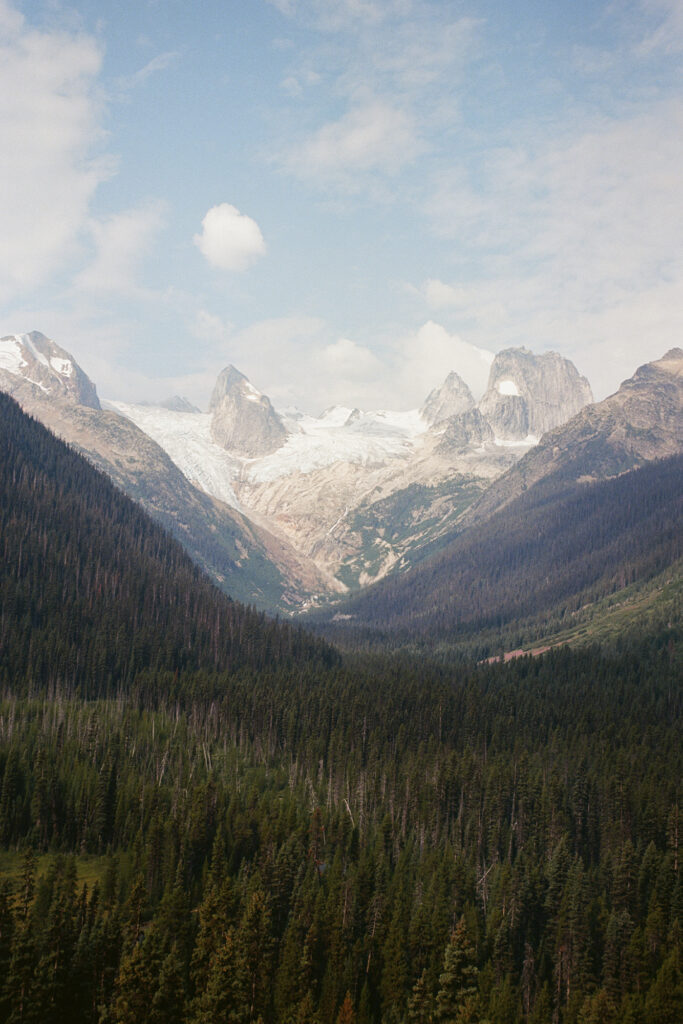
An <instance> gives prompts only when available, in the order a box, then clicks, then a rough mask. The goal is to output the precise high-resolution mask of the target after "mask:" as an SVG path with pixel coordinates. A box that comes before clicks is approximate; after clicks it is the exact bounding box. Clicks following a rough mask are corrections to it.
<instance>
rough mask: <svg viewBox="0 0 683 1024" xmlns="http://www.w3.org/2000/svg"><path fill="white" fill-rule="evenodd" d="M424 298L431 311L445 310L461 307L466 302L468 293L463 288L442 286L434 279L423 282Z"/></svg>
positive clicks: (442, 284)
mask: <svg viewBox="0 0 683 1024" xmlns="http://www.w3.org/2000/svg"><path fill="white" fill-rule="evenodd" d="M424 296H425V298H426V300H427V305H429V306H431V307H432V308H433V309H446V308H448V307H449V306H455V307H458V306H463V305H464V304H465V303H466V302H467V301H468V292H467V290H466V289H464V288H456V287H455V286H454V285H451V284H444V282H443V281H439V280H438V279H436V278H431V279H430V280H428V281H425V284H424Z"/></svg>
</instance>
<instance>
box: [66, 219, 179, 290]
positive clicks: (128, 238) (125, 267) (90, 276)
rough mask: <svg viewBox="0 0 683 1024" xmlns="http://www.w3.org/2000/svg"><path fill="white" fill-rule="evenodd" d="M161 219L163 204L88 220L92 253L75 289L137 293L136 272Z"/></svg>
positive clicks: (161, 221) (160, 223) (158, 227)
mask: <svg viewBox="0 0 683 1024" xmlns="http://www.w3.org/2000/svg"><path fill="white" fill-rule="evenodd" d="M163 219H164V207H163V205H162V204H161V203H151V204H148V205H146V206H143V207H140V208H138V209H136V210H127V211H125V212H124V213H117V214H114V215H113V216H111V217H108V218H106V219H105V220H100V221H92V223H91V224H90V231H91V234H92V237H93V241H94V243H95V250H96V254H95V258H94V260H93V262H92V263H91V264H90V266H88V267H86V269H85V270H83V271H81V273H80V274H79V275H78V277H77V278H76V286H77V287H78V288H83V289H85V290H87V291H103V292H114V291H119V292H124V291H138V290H139V288H138V285H137V283H136V271H137V269H138V267H139V265H140V262H141V260H142V258H143V257H144V255H145V253H146V252H147V250H148V248H149V245H150V243H151V241H152V239H153V238H154V236H155V235H156V234H157V232H158V231H159V229H160V228H161V226H162V224H163Z"/></svg>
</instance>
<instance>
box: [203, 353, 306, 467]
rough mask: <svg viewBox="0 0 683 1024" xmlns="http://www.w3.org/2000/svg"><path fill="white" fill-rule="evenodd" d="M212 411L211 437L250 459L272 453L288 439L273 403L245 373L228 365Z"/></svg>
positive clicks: (222, 376) (221, 379) (218, 385)
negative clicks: (257, 388)
mask: <svg viewBox="0 0 683 1024" xmlns="http://www.w3.org/2000/svg"><path fill="white" fill-rule="evenodd" d="M209 412H211V413H213V416H212V419H211V437H212V439H213V440H214V441H215V443H216V444H218V445H220V446H221V448H225V450H226V451H229V452H232V453H234V454H235V455H242V456H245V457H246V458H249V459H255V458H258V457H259V456H263V455H269V454H270V453H271V452H274V451H276V450H277V449H278V448H280V447H281V446H282V445H283V444H284V442H285V441H286V440H287V429H286V427H285V425H284V423H283V422H282V420H281V419H280V417H279V416H278V414H277V413H276V412H275V409H273V406H272V405H271V404H270V399H269V398H268V397H267V396H266V395H262V394H261V392H260V391H257V390H256V388H255V387H254V386H253V384H251V383H250V382H249V381H248V380H247V378H246V377H245V376H244V374H243V373H240V372H239V370H236V369H235V367H234V366H227V367H226V368H225V369H224V370H223V372H222V373H221V374H220V376H219V377H218V380H217V381H216V386H215V387H214V389H213V394H212V395H211V401H210V403H209Z"/></svg>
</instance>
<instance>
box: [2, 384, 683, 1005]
mask: <svg viewBox="0 0 683 1024" xmlns="http://www.w3.org/2000/svg"><path fill="white" fill-rule="evenodd" d="M0 400H1V396H0ZM0 408H3V412H4V413H5V417H4V427H3V457H2V460H1V461H2V463H3V464H4V468H3V476H2V480H3V484H2V486H3V490H2V492H1V497H2V514H3V520H2V524H1V526H2V533H1V537H2V543H3V545H4V548H3V555H4V560H5V562H6V564H4V563H3V564H4V568H3V572H4V576H3V578H2V588H1V590H0V594H1V595H2V600H3V605H2V609H1V611H0V615H1V618H0V622H1V626H2V658H3V675H2V680H1V688H0V865H4V866H5V870H4V874H3V877H1V878H0V1022H1V1024H18V1022H22V1024H23V1022H26V1024H29V1022H31V1024H38V1022H40V1024H72V1022H73V1021H79V1022H82V1024H141V1022H144V1024H217V1022H219V1021H231V1022H235V1024H259V1022H261V1024H350V1022H353V1021H356V1022H357V1024H384V1022H388V1024H403V1022H406V1024H418V1022H425V1024H426V1022H430V1021H432V1022H435V1024H436V1022H439V1024H446V1022H457V1024H465V1022H469V1024H549V1022H553V1021H554V1022H557V1024H623V1022H631V1024H678V1022H679V1021H680V1020H681V1018H682V1017H683V973H682V971H681V961H680V955H681V920H682V918H683V888H682V886H681V842H680V832H681V822H680V810H681V791H680V787H681V778H682V777H683V748H682V746H681V743H680V736H681V710H682V692H681V678H682V665H681V655H680V630H679V628H678V627H677V625H676V624H675V623H672V624H670V625H665V626H663V627H662V628H660V629H659V630H658V631H656V632H652V633H651V634H650V635H649V636H648V637H647V638H644V637H641V636H638V635H634V636H632V637H630V638H628V640H625V641H624V642H623V644H622V646H621V649H620V650H618V651H616V652H614V651H613V652H611V653H606V652H603V651H600V650H599V649H586V650H581V651H573V650H570V649H562V650H558V651H553V652H551V653H549V654H547V655H545V656H543V657H540V658H537V659H530V658H526V659H521V660H519V661H517V662H514V663H512V664H509V665H470V666H461V667H459V668H457V669H453V668H451V667H448V666H444V665H438V664H434V663H432V662H430V661H429V660H427V659H425V658H419V659H418V658H409V657H407V656H405V655H402V656H401V657H391V656H389V655H381V656H373V657H368V656H365V657H360V656H347V657H346V658H345V659H344V660H341V659H340V658H338V657H337V656H336V655H335V654H334V652H333V651H331V650H330V649H329V648H328V647H326V646H324V645H322V644H319V643H318V642H316V641H312V640H310V639H309V638H307V637H306V635H304V634H301V633H299V632H297V631H293V630H292V629H290V628H289V627H287V626H282V625H278V624H276V623H268V622H266V621H264V620H263V618H262V617H261V616H259V615H254V614H253V613H250V612H248V611H245V610H244V609H242V608H241V607H240V606H238V605H234V604H233V603H231V602H230V601H228V600H227V599H225V598H224V597H223V596H222V595H220V594H219V593H217V592H216V591H215V590H214V589H213V588H212V587H211V586H210V585H209V584H208V583H207V582H206V581H205V580H204V579H203V578H202V577H201V576H200V574H199V573H198V572H197V570H196V569H195V567H194V566H193V565H192V564H191V563H190V562H189V561H188V560H187V559H186V558H185V556H184V555H183V554H182V552H181V551H180V549H179V548H178V547H177V545H175V543H174V542H173V541H171V540H169V538H168V537H167V536H166V535H165V534H164V533H163V532H161V531H159V530H158V529H157V528H156V527H154V526H153V525H152V524H151V523H150V522H149V521H148V520H146V518H145V517H144V516H143V515H141V514H140V513H139V512H138V511H137V509H136V508H135V507H134V506H132V505H131V503H130V502H128V501H127V499H125V498H123V497H122V496H121V495H120V494H119V493H118V492H117V491H115V490H114V489H113V488H112V487H111V485H110V484H109V482H108V481H107V480H106V479H104V478H103V477H100V476H99V475H98V474H96V473H95V472H94V471H93V470H92V468H91V467H89V466H87V465H86V464H85V463H84V462H83V461H82V460H81V459H80V458H79V457H78V456H76V455H75V454H74V453H73V452H71V451H69V449H67V448H65V447H64V446H63V445H61V444H59V443H57V442H56V441H55V440H54V438H52V437H51V436H50V435H48V434H47V433H46V432H45V431H44V430H43V429H42V428H41V427H39V426H38V425H37V424H35V423H33V422H32V421H28V420H27V419H26V418H25V417H24V416H23V414H21V413H20V411H19V410H18V409H17V408H16V406H14V405H13V404H11V403H8V404H7V405H6V406H4V407H3V406H0ZM657 507H659V505H657ZM60 605H63V606H64V607H63V609H60ZM101 650H102V651H104V654H100V651H101ZM81 659H82V660H81ZM39 855H41V856H43V857H47V858H48V866H47V868H46V869H44V870H43V871H42V872H40V873H39V872H38V871H37V870H36V857H37V856H39ZM84 871H87V872H88V873H89V876H90V882H89V883H88V885H86V886H84V885H83V884H82V882H81V881H79V878H80V877H82V875H81V874H79V873H82V872H84Z"/></svg>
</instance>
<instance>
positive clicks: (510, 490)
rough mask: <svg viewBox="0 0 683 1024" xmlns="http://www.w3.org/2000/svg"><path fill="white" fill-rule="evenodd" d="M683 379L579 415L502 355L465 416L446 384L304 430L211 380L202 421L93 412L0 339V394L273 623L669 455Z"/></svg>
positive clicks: (550, 372) (66, 379)
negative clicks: (526, 503)
mask: <svg viewBox="0 0 683 1024" xmlns="http://www.w3.org/2000/svg"><path fill="white" fill-rule="evenodd" d="M682 366H683V353H681V351H680V350H673V351H672V352H670V353H668V354H667V355H666V356H665V357H664V358H663V359H661V360H658V361H657V362H654V363H650V364H647V365H646V366H645V367H641V368H640V369H639V370H638V371H637V372H636V374H635V375H634V377H633V378H631V379H630V380H629V381H626V382H624V384H623V385H622V386H621V388H620V389H619V391H618V392H617V393H616V394H615V395H613V396H611V397H610V398H608V399H606V400H604V401H603V402H599V403H597V404H593V402H592V395H591V391H590V387H589V385H588V382H587V381H586V380H585V378H582V377H581V376H580V374H579V373H578V371H577V370H576V368H575V367H574V366H573V364H572V363H571V362H569V361H568V360H567V359H564V358H563V357H561V356H560V355H558V354H557V353H552V352H550V353H545V354H542V355H535V354H533V353H532V352H530V351H529V350H528V349H524V348H518V349H506V350H503V351H502V352H500V353H498V354H497V355H496V356H495V357H494V358H493V359H492V361H491V366H490V374H489V382H488V387H487V389H486V391H485V393H484V394H483V395H482V396H481V397H480V398H479V400H476V399H475V397H474V395H473V394H472V392H471V390H470V388H469V387H468V386H467V384H466V383H465V381H464V380H463V379H462V378H461V377H460V376H459V375H458V373H457V370H455V369H454V370H453V371H452V372H451V373H450V374H449V375H448V377H447V378H446V380H445V381H444V382H443V384H442V385H441V386H440V387H438V388H436V389H435V390H434V391H432V393H431V394H430V395H428V396H427V398H426V399H425V401H424V403H423V404H422V406H421V407H420V408H419V409H415V410H411V411H407V412H392V411H387V410H379V411H361V410H359V409H355V408H351V407H348V408H347V407H342V406H335V407H333V408H331V409H327V410H325V411H324V412H323V413H322V414H320V415H319V416H311V415H308V414H305V413H302V412H300V411H299V410H296V409H288V410H278V409H276V408H275V407H274V406H273V404H272V403H271V401H270V399H269V398H268V397H267V396H266V395H264V394H262V393H261V392H259V391H258V389H257V388H256V387H255V386H254V385H253V384H252V383H251V382H250V381H249V380H248V379H247V378H246V377H245V376H244V374H242V373H241V372H240V371H239V370H238V369H236V368H235V367H232V366H228V367H227V368H226V369H225V370H223V371H222V372H221V374H220V375H219V377H218V379H217V382H216V385H215V388H214V390H213V394H212V396H211V399H210V402H209V408H208V411H207V412H201V411H199V410H197V409H196V408H195V407H194V406H192V405H191V404H190V403H188V402H187V401H186V400H184V399H181V398H179V397H177V396H175V397H174V398H172V399H169V400H168V401H166V402H164V403H160V404H157V405H151V404H137V405H131V404H128V403H123V402H119V401H111V402H105V403H100V401H99V399H98V397H97V393H96V389H95V387H94V385H93V384H92V382H91V381H90V380H89V379H88V377H87V375H86V374H85V373H84V372H83V370H81V368H80V367H78V365H77V364H76V362H75V360H74V359H73V357H72V356H71V355H70V354H69V353H68V352H66V351H65V350H63V349H61V348H60V347H59V346H57V345H56V344H55V343H54V342H52V341H50V340H49V339H47V338H46V337H44V336H43V335H41V334H39V333H37V332H34V333H32V334H28V335H16V336H10V337H7V338H3V339H0V388H1V389H2V390H5V391H7V392H9V393H10V394H12V395H13V396H14V397H15V398H16V399H17V400H18V401H19V402H20V404H21V405H22V406H23V407H24V408H25V409H26V410H27V411H29V412H31V414H32V415H34V416H35V417H36V418H38V419H40V420H41V421H42V422H43V423H45V424H46V425H47V426H48V427H50V428H51V429H52V430H53V431H54V432H56V433H57V434H58V435H60V436H61V437H62V438H64V439H65V440H67V441H68V442H69V443H70V444H72V445H73V446H75V447H76V448H77V449H78V450H80V451H81V452H83V453H84V454H86V455H87V456H88V458H90V460H91V461H93V462H94V463H95V464H96V465H97V466H99V467H100V468H101V469H103V470H104V471H105V472H107V473H108V474H109V475H110V476H111V477H112V479H113V480H114V481H115V482H116V483H117V484H118V485H119V486H120V487H121V488H122V489H123V490H125V491H126V492H127V493H128V494H129V495H130V496H131V497H133V498H134V499H135V500H137V501H138V502H140V503H141V504H142V505H143V506H144V507H145V508H146V509H147V511H149V512H150V513H151V514H152V515H153V516H155V517H156V518H157V520H159V521H160V522H161V523H162V524H163V525H164V526H166V527H167V528H168V529H170V530H171V532H173V533H174V534H175V536H176V537H178V539H179V540H180V541H181V542H182V543H183V544H184V546H185V547H186V549H187V550H188V552H189V553H190V554H191V556H192V557H193V558H194V559H195V561H197V562H198V563H199V564H200V565H201V566H202V567H203V568H204V569H205V570H206V571H207V572H208V573H209V574H210V575H211V576H212V577H213V578H214V579H215V580H216V581H217V582H218V583H219V585H220V586H222V587H223V589H225V590H227V591H228V592H229V593H231V594H233V595H234V596H235V597H237V598H238V599H240V600H245V601H248V602H252V603H254V604H255V605H257V606H258V607H261V608H266V609H269V610H273V611H284V612H289V613H291V612H300V611H302V610H305V609H308V608H311V607H316V606H323V607H324V606H327V605H329V604H330V602H331V601H338V600H339V599H340V598H342V597H344V595H348V594H353V593H355V592H357V591H359V590H361V591H362V590H363V588H365V587H367V586H368V585H369V584H372V583H376V582H377V581H380V580H382V579H383V578H384V577H391V578H392V580H399V579H400V578H401V577H403V576H404V575H405V576H406V581H409V580H410V579H411V578H412V577H411V570H412V569H413V567H415V566H418V565H419V564H420V563H421V562H424V561H425V560H426V559H433V558H434V557H435V556H436V554H437V553H438V552H440V551H442V550H445V549H446V548H448V547H449V545H451V544H452V543H453V542H454V539H455V538H456V537H458V536H460V535H461V534H469V535H471V536H473V532H472V531H476V530H480V529H484V528H485V524H486V523H488V522H489V521H491V520H492V517H495V516H496V514H498V513H501V514H503V513H502V510H503V509H505V508H506V507H508V506H511V505H514V503H515V502H516V501H518V500H519V499H520V498H521V497H523V496H524V494H525V492H526V491H528V490H529V489H530V488H531V489H534V490H535V494H537V495H538V494H540V493H541V492H542V491H543V488H544V487H545V493H546V494H550V492H552V493H553V495H555V496H557V493H558V490H557V489H558V487H559V488H560V489H561V488H562V487H565V485H566V484H567V482H568V481H571V482H572V483H573V484H576V485H577V486H581V485H587V484H588V483H590V482H592V483H595V482H599V481H601V480H605V479H607V478H610V477H614V476H617V475H619V474H621V473H624V472H625V471H627V470H631V469H635V468H636V467H638V466H641V465H643V464H644V463H646V462H649V461H651V460H653V459H657V458H661V457H665V456H670V455H673V454H675V453H678V452H681V451H682V450H683V438H682V436H681V417H680V409H681V386H682V385H681V367H682ZM103 406H104V407H103ZM517 514H518V511H517V510H514V511H513V514H512V516H511V518H513V519H514V518H515V516H517ZM504 519H505V516H504V514H503V519H502V520H499V521H498V522H499V528H500V525H501V523H503V522H504ZM406 574H407V575H406ZM393 585H394V584H393V583H392V582H391V581H389V582H388V583H387V586H389V587H391V586H393ZM406 586H408V587H409V586H410V583H409V582H407V583H406ZM348 614H354V613H352V612H348Z"/></svg>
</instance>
